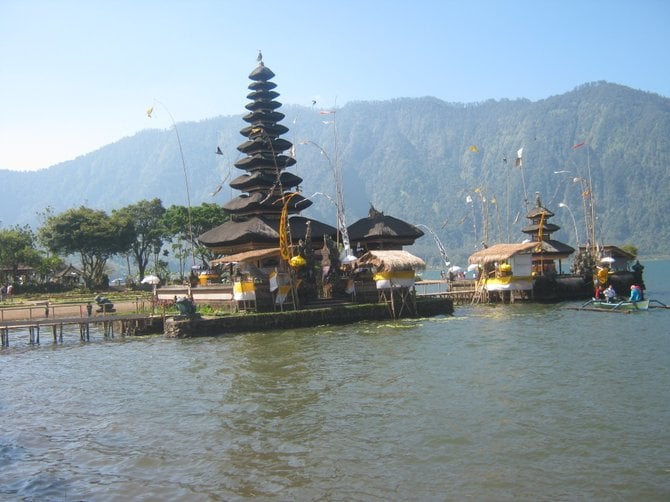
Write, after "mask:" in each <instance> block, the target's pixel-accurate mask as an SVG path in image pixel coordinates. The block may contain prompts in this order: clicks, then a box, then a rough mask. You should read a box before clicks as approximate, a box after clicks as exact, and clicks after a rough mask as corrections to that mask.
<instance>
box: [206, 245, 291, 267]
mask: <svg viewBox="0 0 670 502" xmlns="http://www.w3.org/2000/svg"><path fill="white" fill-rule="evenodd" d="M275 255H276V256H279V248H270V249H254V250H252V251H245V252H244V253H236V254H230V255H228V256H224V257H223V258H216V259H214V260H212V261H210V262H209V263H210V264H211V265H218V264H219V263H235V262H240V261H249V260H262V259H263V258H268V257H270V256H275Z"/></svg>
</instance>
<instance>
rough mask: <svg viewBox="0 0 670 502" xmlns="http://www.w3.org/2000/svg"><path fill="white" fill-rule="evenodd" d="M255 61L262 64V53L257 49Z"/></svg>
mask: <svg viewBox="0 0 670 502" xmlns="http://www.w3.org/2000/svg"><path fill="white" fill-rule="evenodd" d="M256 61H258V62H259V63H261V64H263V53H262V52H261V50H260V49H258V56H256Z"/></svg>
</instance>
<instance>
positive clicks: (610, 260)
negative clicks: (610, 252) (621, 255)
mask: <svg viewBox="0 0 670 502" xmlns="http://www.w3.org/2000/svg"><path fill="white" fill-rule="evenodd" d="M614 262H615V260H614V258H612V257H611V256H605V257H603V258H600V263H614Z"/></svg>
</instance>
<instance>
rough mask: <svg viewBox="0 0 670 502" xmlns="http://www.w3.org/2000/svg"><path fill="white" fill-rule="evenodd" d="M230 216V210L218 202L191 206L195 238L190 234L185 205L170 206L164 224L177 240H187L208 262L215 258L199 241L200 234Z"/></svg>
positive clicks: (194, 250)
mask: <svg viewBox="0 0 670 502" xmlns="http://www.w3.org/2000/svg"><path fill="white" fill-rule="evenodd" d="M229 218H230V216H229V215H228V212H227V211H226V210H225V209H223V208H222V207H221V206H219V205H218V204H211V203H207V202H205V203H203V204H201V205H200V206H197V207H193V208H191V227H192V230H193V240H191V235H190V234H189V224H188V209H187V208H186V207H184V206H170V207H169V208H168V209H167V211H166V212H165V216H164V224H165V227H166V229H167V231H168V233H169V234H170V235H171V236H173V237H174V238H175V239H176V240H177V241H178V242H177V248H178V249H182V247H180V246H179V241H186V242H187V243H188V245H189V246H190V247H192V250H193V253H194V254H195V255H197V256H198V257H199V258H200V260H201V261H203V262H206V261H209V260H210V259H212V258H213V256H211V253H210V252H209V250H208V249H207V248H206V247H204V246H201V245H200V243H199V242H198V236H199V235H202V234H203V233H205V232H207V231H208V230H211V229H212V228H214V227H216V226H218V225H221V224H222V223H224V222H226V221H228V219H229Z"/></svg>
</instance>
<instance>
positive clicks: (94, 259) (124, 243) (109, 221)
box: [39, 206, 134, 289]
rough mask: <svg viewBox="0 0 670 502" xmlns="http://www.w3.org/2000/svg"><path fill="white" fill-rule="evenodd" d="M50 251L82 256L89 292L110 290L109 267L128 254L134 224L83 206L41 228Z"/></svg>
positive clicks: (47, 221) (62, 214) (83, 275)
mask: <svg viewBox="0 0 670 502" xmlns="http://www.w3.org/2000/svg"><path fill="white" fill-rule="evenodd" d="M39 238H40V240H41V242H42V243H43V244H44V246H45V247H46V248H48V249H49V250H50V251H51V252H53V253H56V254H60V255H70V254H79V256H80V258H81V264H82V277H83V279H84V282H85V283H86V286H87V287H88V288H89V289H96V288H103V287H107V284H105V277H106V276H105V273H104V271H105V264H106V263H107V260H108V259H109V258H110V257H111V256H113V255H115V254H119V253H124V252H127V251H128V250H129V249H130V246H131V245H132V242H133V238H134V231H133V224H132V221H130V220H129V219H128V218H127V217H126V216H123V215H121V214H114V215H112V216H111V217H110V216H108V215H107V213H105V212H104V211H99V210H94V209H90V208H87V207H84V206H81V207H79V208H77V209H69V210H68V211H65V212H64V213H61V214H57V215H53V216H49V217H48V218H47V220H46V222H45V224H44V226H42V227H41V228H40V229H39Z"/></svg>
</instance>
